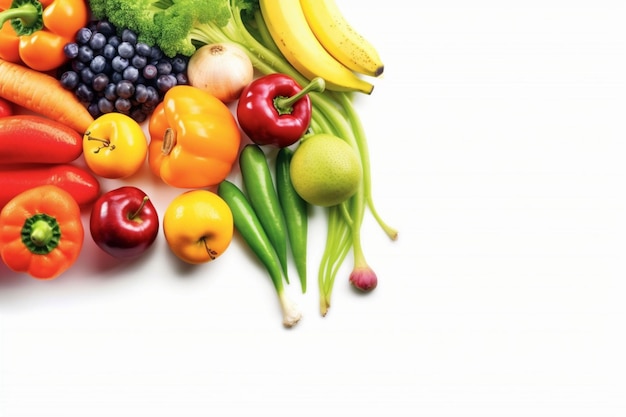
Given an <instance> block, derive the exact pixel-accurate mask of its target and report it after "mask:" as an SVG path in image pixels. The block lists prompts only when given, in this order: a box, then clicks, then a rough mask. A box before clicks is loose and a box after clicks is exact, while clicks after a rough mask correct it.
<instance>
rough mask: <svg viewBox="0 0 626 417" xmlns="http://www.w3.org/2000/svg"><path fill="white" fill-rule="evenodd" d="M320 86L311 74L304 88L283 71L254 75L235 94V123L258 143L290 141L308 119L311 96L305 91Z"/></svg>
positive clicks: (320, 88)
mask: <svg viewBox="0 0 626 417" xmlns="http://www.w3.org/2000/svg"><path fill="white" fill-rule="evenodd" d="M324 88H325V83H324V80H323V79H321V78H314V79H313V80H311V82H310V83H309V84H307V85H306V86H305V87H304V88H302V87H300V85H298V83H297V82H296V81H295V80H294V79H293V78H291V77H290V76H288V75H285V74H280V73H274V74H269V75H265V76H263V77H260V78H257V79H255V80H254V81H252V82H251V83H250V84H248V85H247V86H246V88H244V90H243V91H242V93H241V96H240V98H239V102H238V104H237V119H238V121H239V126H241V129H242V130H243V131H244V132H245V133H246V135H248V137H249V138H250V140H252V141H253V142H254V143H256V144H258V145H274V146H277V147H280V148H283V147H286V146H289V145H292V144H294V143H296V142H297V141H298V140H299V139H300V138H301V137H302V136H303V135H304V134H305V132H306V131H307V129H308V128H309V124H310V123H311V99H310V98H309V96H308V95H307V94H308V93H309V92H311V91H318V92H321V91H323V90H324Z"/></svg>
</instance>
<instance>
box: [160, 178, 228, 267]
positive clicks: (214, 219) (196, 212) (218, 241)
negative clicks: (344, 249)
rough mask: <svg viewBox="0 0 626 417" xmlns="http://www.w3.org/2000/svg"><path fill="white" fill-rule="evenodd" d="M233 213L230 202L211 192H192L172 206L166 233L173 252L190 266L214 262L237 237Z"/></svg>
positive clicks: (170, 205)
mask: <svg viewBox="0 0 626 417" xmlns="http://www.w3.org/2000/svg"><path fill="white" fill-rule="evenodd" d="M234 227H235V226H234V220H233V213H232V211H231V210H230V207H229V206H228V204H226V202H225V201H224V200H223V199H222V198H221V197H220V196H218V195H217V194H215V193H213V192H212V191H209V190H189V191H186V192H184V193H182V194H180V195H178V196H177V197H175V198H174V199H173V200H172V202H171V203H170V204H169V205H168V207H167V209H166V210H165V214H164V215H163V233H164V234H165V239H166V241H167V244H168V246H169V248H170V249H171V251H172V252H173V253H174V254H175V255H176V256H178V258H180V259H181V260H183V261H185V262H187V263H190V264H201V263H206V262H210V261H213V260H215V259H217V258H218V257H219V256H221V255H222V254H223V253H224V252H225V251H226V249H227V248H228V246H230V242H231V241H232V238H233V233H234Z"/></svg>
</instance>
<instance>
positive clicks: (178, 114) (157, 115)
mask: <svg viewBox="0 0 626 417" xmlns="http://www.w3.org/2000/svg"><path fill="white" fill-rule="evenodd" d="M148 130H149V133H150V145H149V147H148V162H149V165H150V169H151V170H152V172H153V173H154V174H155V175H156V176H158V177H160V178H161V179H162V180H163V181H164V182H165V183H166V184H169V185H171V186H173V187H178V188H202V187H211V186H214V185H217V184H219V183H220V182H221V181H222V180H224V179H225V178H226V177H227V176H228V174H229V173H230V171H231V170H232V167H233V164H234V163H235V161H236V160H237V155H238V153H239V145H240V143H241V133H240V131H239V126H238V125H237V121H236V120H235V117H234V116H233V115H232V113H231V112H230V109H229V108H228V107H227V106H226V105H225V104H224V103H223V102H222V101H220V100H219V99H218V98H216V97H214V96H213V95H211V94H209V93H207V92H205V91H203V90H201V89H199V88H197V87H193V86H190V85H177V86H175V87H172V88H171V89H169V90H168V91H167V93H165V96H164V97H163V101H162V102H161V103H160V104H159V105H158V106H157V107H156V108H155V109H154V112H153V113H152V115H151V117H150V121H149V124H148Z"/></svg>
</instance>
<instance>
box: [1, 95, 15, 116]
mask: <svg viewBox="0 0 626 417" xmlns="http://www.w3.org/2000/svg"><path fill="white" fill-rule="evenodd" d="M11 115H13V105H12V104H11V103H9V102H8V101H6V100H5V99H3V98H2V97H0V117H6V116H11Z"/></svg>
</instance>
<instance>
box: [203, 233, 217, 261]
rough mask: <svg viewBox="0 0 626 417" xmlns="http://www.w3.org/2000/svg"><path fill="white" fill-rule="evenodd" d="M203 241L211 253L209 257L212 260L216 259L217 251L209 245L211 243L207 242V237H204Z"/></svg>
mask: <svg viewBox="0 0 626 417" xmlns="http://www.w3.org/2000/svg"><path fill="white" fill-rule="evenodd" d="M202 243H204V247H205V249H206V251H207V253H208V254H209V257H210V258H211V260H212V261H213V260H215V258H217V252H215V251H214V250H213V249H211V248H210V247H209V244H208V243H207V240H206V238H204V237H203V238H202Z"/></svg>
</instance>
